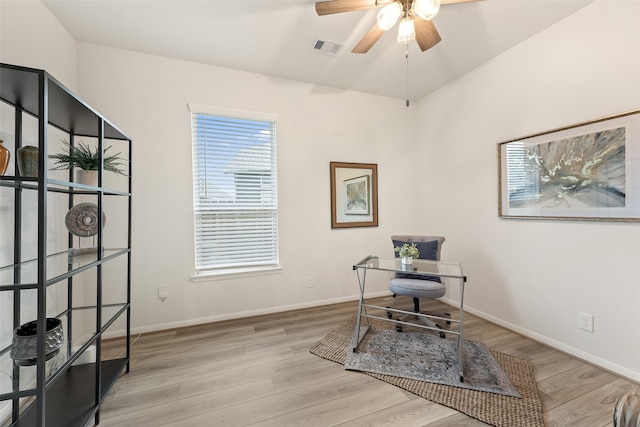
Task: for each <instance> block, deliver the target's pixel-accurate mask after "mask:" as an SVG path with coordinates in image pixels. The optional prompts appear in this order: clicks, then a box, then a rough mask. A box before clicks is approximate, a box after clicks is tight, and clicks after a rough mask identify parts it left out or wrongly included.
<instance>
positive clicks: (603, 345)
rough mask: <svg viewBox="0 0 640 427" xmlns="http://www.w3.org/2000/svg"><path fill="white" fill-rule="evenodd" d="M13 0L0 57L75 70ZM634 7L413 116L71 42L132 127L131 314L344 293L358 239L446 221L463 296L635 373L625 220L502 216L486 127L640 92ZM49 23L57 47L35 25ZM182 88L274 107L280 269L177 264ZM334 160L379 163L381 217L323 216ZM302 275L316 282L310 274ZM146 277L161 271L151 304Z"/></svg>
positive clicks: (579, 115) (532, 126) (310, 89)
mask: <svg viewBox="0 0 640 427" xmlns="http://www.w3.org/2000/svg"><path fill="white" fill-rule="evenodd" d="M16 3H21V5H20V6H17V5H16ZM22 3H25V4H28V3H33V2H6V1H2V2H0V13H2V17H1V19H2V21H1V22H2V29H1V30H0V31H1V32H0V35H1V36H2V44H1V46H2V51H0V58H1V59H2V61H3V62H12V63H20V64H21V65H28V66H35V67H38V68H46V69H48V70H49V71H51V73H52V74H53V75H54V76H56V77H58V78H59V79H60V80H62V81H63V82H64V83H65V84H67V85H69V86H70V87H72V88H73V87H74V83H75V82H74V80H75V78H74V77H75V64H74V61H73V60H68V59H70V58H72V57H73V56H74V55H75V52H74V49H73V48H70V44H69V40H68V35H65V32H64V31H60V28H59V26H57V25H56V24H55V23H54V22H53V19H54V18H52V17H51V16H50V15H48V14H46V13H45V10H43V7H42V5H40V4H39V2H36V3H37V5H39V6H34V5H33V4H29V5H28V6H27V5H22ZM638 7H639V6H638V3H637V2H632V1H619V2H618V1H613V0H598V1H596V2H595V3H594V4H592V5H589V6H587V7H586V8H584V9H582V10H581V11H579V12H577V13H576V14H574V15H572V16H571V17H569V18H567V19H565V20H564V21H562V22H560V23H558V24H557V25H555V26H554V27H552V28H550V29H548V30H546V31H544V32H543V33H541V34H539V35H537V36H535V37H533V38H531V39H530V40H527V41H526V42H524V43H522V44H521V45H519V46H517V47H515V48H514V49H512V50H510V51H509V52H506V53H505V54H503V55H501V56H499V57H498V58H496V59H494V60H493V61H490V62H489V63H487V64H485V65H483V66H481V67H479V68H477V69H476V70H474V71H472V72H471V73H469V74H468V75H466V76H465V77H463V78H461V79H459V80H458V81H456V82H454V83H453V84H451V85H449V86H447V87H445V88H443V89H442V90H440V91H438V92H436V93H434V94H432V95H431V96H429V97H427V98H425V99H424V100H422V101H421V102H419V103H416V105H417V113H418V114H417V117H419V119H420V120H417V119H416V115H415V114H416V109H414V108H411V109H406V107H404V103H403V101H402V100H393V99H388V98H382V97H376V96H370V95H364V94H359V93H354V92H343V91H339V90H334V89H330V88H324V87H317V86H313V85H308V84H304V83H300V82H294V81H289V80H282V79H277V78H273V77H269V76H261V75H255V74H249V73H243V72H238V71H233V70H227V69H222V68H217V67H211V66H204V65H198V64H194V63H188V62H182V61H177V60H171V59H166V58H159V57H154V56H148V55H141V54H137V53H132V52H126V51H121V50H115V49H108V48H104V47H100V46H95V45H89V44H82V43H80V44H79V45H78V53H77V55H78V57H77V58H78V59H77V66H78V68H77V76H78V79H77V82H78V83H77V87H78V91H79V93H80V95H81V96H83V97H84V98H85V99H86V100H87V101H88V102H89V103H90V104H92V105H93V106H94V107H95V108H97V109H98V110H99V111H100V112H102V113H104V114H105V115H107V117H109V118H110V119H111V120H113V121H114V123H116V124H117V125H118V126H120V127H121V128H122V129H123V130H124V131H125V132H127V133H128V134H129V135H130V136H131V137H132V138H133V139H134V143H135V148H134V156H135V157H134V165H135V166H134V230H135V231H134V242H133V244H134V258H133V259H134V270H133V280H134V291H133V307H134V310H133V322H134V328H135V329H136V330H147V329H156V328H162V327H168V326H172V325H182V324H189V323H194V322H198V321H204V320H215V319H220V318H229V317H234V316H241V315H246V314H255V313H261V312H267V311H271V310H278V309H284V308H290V307H299V306H305V305H313V304H317V303H318V302H330V301H336V300H342V299H345V298H352V297H354V296H355V294H356V282H355V277H354V273H353V272H352V271H351V268H350V265H351V264H352V263H353V262H354V261H356V260H357V259H359V258H360V257H361V256H364V255H366V254H369V253H381V254H382V253H388V254H389V255H391V247H390V242H389V241H388V237H389V235H390V234H392V233H438V234H439V233H442V234H443V235H445V236H447V243H446V250H445V251H444V257H445V258H446V259H450V260H460V261H462V262H463V265H464V266H465V270H466V273H467V275H468V276H469V286H468V294H467V299H466V302H467V305H468V307H470V309H471V310H473V311H474V312H476V313H479V314H482V315H484V316H485V317H487V318H490V319H492V320H494V321H496V322H498V323H502V324H505V325H507V326H509V327H512V328H514V329H516V330H518V331H520V332H523V333H525V334H528V335H531V336H534V337H536V338H538V339H541V340H542V341H545V342H548V343H550V344H552V345H555V346H556V347H558V348H560V349H563V350H567V351H569V352H572V353H574V354H576V355H578V356H581V357H584V358H586V359H589V360H591V361H593V362H596V363H599V364H601V365H602V366H605V367H607V368H610V369H613V370H616V371H618V372H620V373H622V374H625V375H627V376H629V377H632V378H635V379H640V357H639V353H640V351H639V346H640V344H639V343H638V339H637V335H638V334H637V333H636V332H635V329H636V328H637V325H639V324H640V322H639V320H640V319H639V317H640V314H638V312H639V311H638V310H637V308H638V307H637V301H638V300H639V297H640V291H639V290H638V286H637V285H636V282H637V281H638V278H639V274H638V267H636V266H635V265H634V264H638V254H639V253H640V251H639V249H640V248H639V247H638V246H639V243H638V240H639V239H638V225H637V224H635V223H606V222H602V223H593V222H572V221H566V222H565V221H534V220H531V221H522V220H499V219H498V218H497V160H496V144H497V143H498V142H501V141H505V140H507V139H511V138H517V137H520V136H525V135H528V134H531V133H534V132H538V131H544V130H548V129H552V128H555V127H558V126H564V125H568V124H573V123H578V122H581V121H585V120H589V119H593V118H598V117H602V116H605V115H609V114H613V113H617V112H622V111H627V110H631V109H634V108H638V99H639V96H638V95H640V84H639V83H638V80H637V77H636V76H637V75H639V73H638V72H639V71H640V62H639V61H640V60H639V59H638V57H637V55H636V51H635V50H634V48H635V47H636V46H637V45H638V41H639V38H640V36H639V35H640V32H639V30H638V29H637V28H636V26H635V25H634V22H633V19H632V18H633V17H635V16H639V14H640V10H639V8H638ZM30 8H34V9H33V10H31V9H30ZM7 11H8V12H10V13H9V14H8V13H7ZM32 12H34V13H35V15H34V14H33V13H32ZM33 16H37V17H39V19H38V21H42V24H43V25H41V26H40V27H37V26H36V27H35V29H34V31H33V32H32V34H35V35H37V36H38V37H35V38H29V37H25V38H18V39H16V38H15V37H11V38H7V34H15V32H14V31H15V30H16V28H15V26H16V25H20V22H23V23H24V25H25V26H30V25H31V24H30V22H32V21H30V20H31V19H33ZM10 28H11V29H12V32H11V33H9V32H8V30H9V29H10ZM48 37H53V38H56V39H58V41H60V42H61V43H54V44H53V45H52V46H51V48H52V49H53V48H55V49H60V48H61V47H60V46H62V49H63V51H62V52H63V53H62V57H64V58H66V59H67V60H61V61H59V60H58V58H59V57H60V56H56V55H55V54H51V53H50V51H49V50H47V49H46V48H44V47H43V45H41V44H40V43H37V41H38V40H43V39H44V40H46V39H47V38H48ZM187 102H194V103H200V104H210V105H213V106H220V107H228V108H236V109H245V110H251V111H263V112H268V113H276V114H278V115H279V133H278V138H279V140H278V143H279V147H278V148H279V179H280V185H279V189H280V208H281V214H280V215H281V216H280V237H281V259H282V264H283V266H284V270H283V272H282V273H280V274H275V275H268V276H257V277H250V278H237V279H230V280H221V281H211V282H204V283H202V282H201V283H194V282H191V281H190V280H189V277H190V275H191V274H192V272H193V231H192V208H191V175H190V173H191V159H190V153H191V147H190V138H189V137H190V130H189V116H188V112H187V109H186V104H187ZM380 111H384V112H385V119H388V121H385V122H383V121H382V120H381V116H380V113H379V112H380ZM411 124H418V127H419V128H418V132H419V133H418V134H415V133H413V132H414V131H413V130H411V128H410V126H408V125H411ZM416 135H420V137H419V138H418V137H417V136H416ZM416 153H417V154H419V155H416ZM408 154H411V155H408ZM332 160H335V161H355V162H370V163H377V164H378V167H379V180H380V188H379V199H380V227H378V228H367V229H347V230H331V229H330V226H329V224H330V216H329V176H328V169H329V162H330V161H332ZM414 165H416V166H417V167H416V168H412V166H414ZM425 165H427V166H428V168H426V167H425ZM418 167H419V168H420V169H421V170H425V169H427V170H429V174H428V179H427V180H424V179H423V180H424V188H423V189H422V190H421V191H422V195H424V197H423V198H422V200H424V202H422V203H419V204H418V209H417V210H415V211H413V212H412V211H407V210H405V209H403V208H402V207H404V206H406V205H407V200H419V199H420V198H419V197H416V193H415V191H416V189H415V188H414V189H412V190H406V189H403V188H404V187H403V186H401V185H400V184H401V177H402V176H406V174H407V173H409V174H416V175H414V176H417V172H415V171H416V170H417V169H418ZM399 189H400V190H399ZM418 191H420V189H419V188H418ZM434 202H437V203H434ZM111 225H114V224H110V226H111ZM308 276H313V277H314V278H315V283H316V287H315V288H311V289H309V288H306V278H307V277H308ZM374 285H375V286H373V287H372V288H371V290H372V292H384V291H385V289H386V283H385V281H384V280H382V279H378V280H376V281H375V283H374ZM158 286H166V287H168V288H169V299H167V301H166V302H165V303H164V305H161V304H160V302H159V300H158V299H157V297H156V291H157V287H158ZM578 312H587V313H591V314H593V315H595V324H596V330H595V332H594V333H592V334H591V333H588V332H584V331H580V330H578V329H577V313H578Z"/></svg>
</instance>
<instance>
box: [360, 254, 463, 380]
mask: <svg viewBox="0 0 640 427" xmlns="http://www.w3.org/2000/svg"><path fill="white" fill-rule="evenodd" d="M353 270H354V271H355V272H356V275H357V277H358V285H359V287H360V300H359V302H358V317H357V319H356V328H355V330H354V331H353V337H352V339H351V349H352V351H354V352H356V351H357V350H358V345H359V344H360V341H361V340H362V338H363V337H364V336H365V335H366V334H367V332H368V331H369V327H370V326H371V324H370V322H369V319H378V320H383V321H385V322H392V323H397V324H402V325H407V326H412V327H417V328H422V329H429V330H433V331H438V332H442V329H438V328H433V327H431V326H427V325H425V324H416V323H409V322H403V321H401V320H395V319H389V318H387V317H380V316H374V315H371V314H369V313H368V312H367V308H375V309H380V310H384V311H386V312H393V313H401V314H409V315H414V316H417V317H425V318H431V319H436V320H438V319H439V320H444V321H446V322H450V323H451V324H457V325H458V330H457V331H454V330H451V331H447V332H446V333H448V334H453V335H457V336H458V369H459V371H460V382H464V372H463V362H462V354H463V352H462V351H461V350H462V348H463V344H464V328H463V325H464V323H463V320H464V311H463V306H464V285H465V283H466V281H467V277H466V276H465V275H463V274H462V266H461V265H460V263H457V262H444V261H429V260H422V259H416V260H414V261H413V264H411V265H404V264H402V261H401V260H400V258H380V257H377V256H373V255H369V256H368V257H366V258H364V259H363V260H362V261H359V262H358V263H357V264H355V265H354V266H353ZM367 270H378V271H389V272H393V273H405V274H415V275H416V276H436V277H441V278H452V279H457V280H459V281H460V305H459V306H458V310H459V312H458V318H457V319H451V318H448V317H440V316H434V315H428V314H421V313H414V312H412V311H405V310H400V309H396V308H391V307H380V306H376V305H371V304H366V303H365V301H364V291H365V281H366V277H367ZM361 271H362V273H361ZM363 318H364V319H365V321H366V325H365V326H364V330H363V331H361V321H362V319H363Z"/></svg>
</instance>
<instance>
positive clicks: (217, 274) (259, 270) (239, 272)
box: [191, 265, 282, 282]
mask: <svg viewBox="0 0 640 427" xmlns="http://www.w3.org/2000/svg"><path fill="white" fill-rule="evenodd" d="M281 271H282V266H281V265H276V266H271V267H252V268H234V269H228V270H217V271H205V272H202V273H194V274H193V275H192V276H191V281H192V282H208V281H211V280H224V279H234V278H236V277H250V276H263V275H265V274H279V273H280V272H281Z"/></svg>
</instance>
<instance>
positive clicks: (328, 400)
mask: <svg viewBox="0 0 640 427" xmlns="http://www.w3.org/2000/svg"><path fill="white" fill-rule="evenodd" d="M369 302H373V303H375V304H376V305H381V306H385V305H395V306H397V305H398V301H395V300H394V299H393V298H391V297H385V298H378V299H376V300H369ZM407 302H408V303H409V304H408V305H409V306H410V302H409V301H407ZM356 309H357V303H356V302H350V303H341V304H336V305H331V306H323V307H317V308H309V309H304V310H296V311H291V312H286V313H278V314H271V315H265V316H259V317H252V318H245V319H237V320H230V321H225V322H218V323H211V324H207V325H199V326H194V327H188V328H182V329H175V330H169V331H163V332H157V333H149V334H143V335H141V336H140V337H139V338H138V339H137V340H136V341H135V343H134V345H133V347H132V361H131V372H130V373H128V374H126V375H123V376H122V377H121V378H120V379H119V380H118V381H117V382H116V384H115V385H114V387H113V389H112V390H111V393H110V394H109V396H108V397H107V399H106V400H105V402H104V404H103V406H102V410H101V422H100V426H102V427H126V426H136V427H143V426H150V427H151V426H152V427H160V426H175V427H190V426H194V427H195V426H198V427H202V426H204V427H208V426H247V425H251V426H278V427H280V426H290V425H304V426H307V427H314V426H374V425H375V426H383V425H385V426H403V427H404V426H429V427H444V426H447V427H451V426H484V425H486V424H484V423H482V422H479V421H477V420H475V419H472V418H470V417H468V416H466V415H464V414H461V413H459V412H456V411H455V410H453V409H450V408H447V407H445V406H441V405H438V404H435V403H432V402H429V401H427V400H424V399H422V398H420V397H417V396H415V395H413V394H411V393H409V392H406V391H403V390H401V389H399V388H396V387H394V386H392V385H389V384H387V383H384V382H382V381H378V380H376V379H374V378H372V377H370V376H368V375H365V374H362V373H357V372H350V371H345V370H344V369H342V367H341V366H340V365H338V364H336V363H333V362H330V361H328V360H324V359H321V358H319V357H317V356H314V355H312V354H311V353H309V348H310V347H311V346H312V345H313V344H314V343H316V342H317V341H319V340H320V339H321V338H322V337H324V336H325V335H326V334H327V333H328V332H330V331H331V330H332V329H334V328H335V327H336V326H337V325H338V324H339V323H341V322H342V321H344V320H346V319H348V318H349V317H350V316H352V315H354V314H355V313H356ZM465 338H466V339H471V340H476V341H481V342H483V343H485V344H486V345H487V346H488V347H490V348H492V349H494V350H497V351H501V352H503V353H508V354H513V355H516V356H520V357H524V358H527V359H528V360H530V361H531V362H532V363H533V365H534V369H535V374H536V379H537V381H538V390H539V392H540V397H541V400H542V405H543V410H544V417H545V423H546V425H547V426H549V427H551V426H578V427H600V426H607V427H612V426H613V420H612V415H613V408H614V404H615V401H616V399H617V397H618V396H620V395H621V394H623V393H625V392H627V391H638V390H640V385H639V384H638V383H635V382H633V381H630V380H628V379H625V378H623V377H619V376H616V375H614V374H612V373H610V372H607V371H605V370H603V369H600V368H597V367H595V366H593V365H590V364H588V363H585V362H583V361H580V360H578V359H575V358H572V357H570V356H567V355H566V354H563V353H561V352H558V351H556V350H553V349H551V348H548V347H546V346H544V345H541V344H539V343H537V342H534V341H532V340H530V339H527V338H525V337H522V336H520V335H518V334H516V333H513V332H511V331H509V330H507V329H504V328H502V327H499V326H496V325H494V324H491V323H489V322H487V321H485V320H482V319H480V318H478V317H476V316H473V315H470V314H466V315H465ZM114 351H116V350H114ZM106 354H107V355H108V352H107V353H106Z"/></svg>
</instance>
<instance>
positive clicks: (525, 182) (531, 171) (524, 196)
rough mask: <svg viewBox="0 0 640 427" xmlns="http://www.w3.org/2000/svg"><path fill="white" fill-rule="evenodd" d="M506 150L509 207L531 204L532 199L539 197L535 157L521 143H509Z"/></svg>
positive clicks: (538, 174) (537, 170)
mask: <svg viewBox="0 0 640 427" xmlns="http://www.w3.org/2000/svg"><path fill="white" fill-rule="evenodd" d="M506 150H507V151H506V156H507V187H508V191H509V207H511V208H517V207H522V206H523V204H525V203H527V202H531V201H532V200H531V198H532V197H533V198H536V199H537V198H539V197H540V181H539V179H540V178H539V176H540V173H539V169H538V165H537V163H536V157H535V156H534V155H532V153H531V152H530V151H529V150H528V149H527V147H526V146H525V145H524V143H523V142H511V143H509V144H507V145H506Z"/></svg>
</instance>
